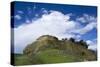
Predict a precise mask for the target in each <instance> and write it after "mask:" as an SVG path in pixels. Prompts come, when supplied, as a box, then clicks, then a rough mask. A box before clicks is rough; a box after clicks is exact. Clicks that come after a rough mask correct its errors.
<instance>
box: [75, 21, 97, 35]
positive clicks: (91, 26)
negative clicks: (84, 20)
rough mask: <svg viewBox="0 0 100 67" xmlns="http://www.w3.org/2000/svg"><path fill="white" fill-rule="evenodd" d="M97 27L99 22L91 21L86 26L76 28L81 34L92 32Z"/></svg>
mask: <svg viewBox="0 0 100 67" xmlns="http://www.w3.org/2000/svg"><path fill="white" fill-rule="evenodd" d="M96 27H97V23H96V22H91V23H89V24H87V25H86V26H85V27H83V28H80V29H78V30H76V31H75V32H76V33H79V34H85V33H87V32H90V31H91V30H92V29H94V28H96Z"/></svg>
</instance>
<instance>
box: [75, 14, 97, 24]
mask: <svg viewBox="0 0 100 67" xmlns="http://www.w3.org/2000/svg"><path fill="white" fill-rule="evenodd" d="M76 21H78V22H81V23H90V22H96V21H97V18H96V17H94V16H90V15H88V14H83V16H81V17H78V18H77V19H76Z"/></svg>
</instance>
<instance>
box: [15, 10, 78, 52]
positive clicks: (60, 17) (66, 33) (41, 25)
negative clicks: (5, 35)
mask: <svg viewBox="0 0 100 67" xmlns="http://www.w3.org/2000/svg"><path fill="white" fill-rule="evenodd" d="M69 19H70V16H69V15H64V14H63V13H61V12H58V11H52V12H51V13H50V14H43V15H42V17H41V18H39V19H37V20H35V21H32V22H31V23H29V24H23V25H20V26H19V27H17V28H14V33H15V37H14V38H15V39H14V40H15V43H14V45H15V47H19V49H21V50H20V51H19V52H22V50H23V48H24V47H25V46H26V45H27V44H30V43H32V42H33V41H35V40H36V39H37V38H38V37H39V36H41V35H47V34H48V35H53V36H57V37H58V38H59V39H61V38H66V37H67V38H70V37H76V36H75V35H74V34H72V33H70V31H71V30H74V29H75V28H77V27H76V26H77V25H78V23H75V22H74V21H69ZM28 22H29V21H28ZM17 49H18V48H15V52H18V51H17Z"/></svg>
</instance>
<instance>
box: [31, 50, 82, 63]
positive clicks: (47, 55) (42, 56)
mask: <svg viewBox="0 0 100 67" xmlns="http://www.w3.org/2000/svg"><path fill="white" fill-rule="evenodd" d="M37 57H38V60H39V61H41V62H39V63H43V64H44V63H45V64H48V63H65V62H75V61H76V62H77V61H81V59H80V58H79V57H76V56H73V55H67V54H65V53H63V51H61V50H57V49H51V50H45V51H42V52H39V53H38V54H37V55H35V56H34V58H33V59H36V58H37Z"/></svg>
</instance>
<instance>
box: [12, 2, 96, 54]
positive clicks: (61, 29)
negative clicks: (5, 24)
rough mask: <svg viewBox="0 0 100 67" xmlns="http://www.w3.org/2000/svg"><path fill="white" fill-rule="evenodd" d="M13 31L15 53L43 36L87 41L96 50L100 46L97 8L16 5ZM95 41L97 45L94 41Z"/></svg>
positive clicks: (63, 5) (16, 3)
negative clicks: (99, 42)
mask: <svg viewBox="0 0 100 67" xmlns="http://www.w3.org/2000/svg"><path fill="white" fill-rule="evenodd" d="M13 3H14V5H13V7H14V9H12V11H13V12H12V15H11V17H12V20H14V22H12V29H14V33H15V35H14V38H15V39H14V40H15V43H14V45H15V53H20V52H22V49H24V48H25V46H27V44H30V43H32V42H33V41H35V40H36V38H38V37H39V36H41V35H46V34H48V35H53V36H57V37H58V38H59V39H61V38H70V37H73V38H75V39H76V40H81V39H83V40H84V41H86V42H87V43H88V44H92V46H91V45H90V49H95V48H96V44H97V7H96V6H81V5H68V4H60V5H59V4H49V3H34V2H13ZM94 41H95V42H94Z"/></svg>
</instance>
